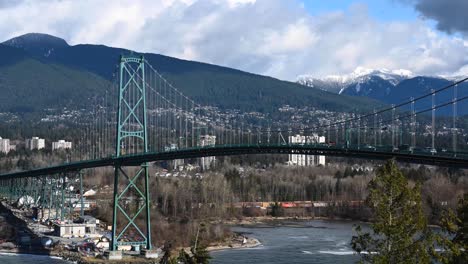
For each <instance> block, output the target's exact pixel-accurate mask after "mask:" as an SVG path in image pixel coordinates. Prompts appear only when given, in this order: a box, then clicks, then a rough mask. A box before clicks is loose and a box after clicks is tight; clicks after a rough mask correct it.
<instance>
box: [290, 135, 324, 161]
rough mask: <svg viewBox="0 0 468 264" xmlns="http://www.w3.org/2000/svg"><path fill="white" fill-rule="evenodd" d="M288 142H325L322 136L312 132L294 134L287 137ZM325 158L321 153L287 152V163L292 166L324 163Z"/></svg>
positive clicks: (302, 143) (301, 143)
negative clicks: (309, 133)
mask: <svg viewBox="0 0 468 264" xmlns="http://www.w3.org/2000/svg"><path fill="white" fill-rule="evenodd" d="M289 142H290V144H300V145H304V144H317V143H325V137H324V136H318V135H317V134H312V135H311V136H303V135H295V136H290V137H289ZM325 163H326V160H325V156H323V155H303V154H289V160H288V165H292V166H318V165H323V166H324V165H325Z"/></svg>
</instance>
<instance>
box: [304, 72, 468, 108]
mask: <svg viewBox="0 0 468 264" xmlns="http://www.w3.org/2000/svg"><path fill="white" fill-rule="evenodd" d="M457 79H461V78H457ZM454 81H455V80H454V79H449V78H443V77H432V76H415V75H414V74H413V73H411V72H410V71H407V70H394V71H390V70H386V69H383V70H373V69H365V68H362V67H358V68H357V69H356V70H355V71H354V72H353V73H351V74H346V75H341V76H340V75H331V76H327V77H325V78H313V77H310V76H306V75H303V76H300V77H298V80H297V82H298V83H300V84H303V85H306V86H309V87H314V88H318V89H322V90H325V91H330V92H335V93H338V94H341V95H350V96H356V97H367V98H372V99H376V100H379V101H381V102H383V103H386V104H398V103H401V102H404V101H408V100H410V99H411V97H414V98H416V97H419V96H421V95H425V94H428V93H430V91H431V89H435V90H437V89H440V88H442V87H445V86H447V85H450V84H452V83H453V82H454ZM459 87H460V88H461V89H458V98H461V97H462V96H465V95H468V91H467V90H468V89H466V88H468V83H463V84H460V85H459ZM452 95H453V89H448V90H446V91H444V92H441V93H440V94H438V95H436V105H438V104H442V103H445V102H449V101H451V100H452ZM466 101H468V100H465V101H463V102H461V104H460V105H459V111H458V112H459V114H468V102H466ZM431 104H432V102H431V98H430V97H428V98H425V99H424V100H423V101H422V102H420V104H419V109H421V108H428V107H430V106H431ZM440 113H444V114H451V108H450V107H448V106H447V107H445V108H444V109H440Z"/></svg>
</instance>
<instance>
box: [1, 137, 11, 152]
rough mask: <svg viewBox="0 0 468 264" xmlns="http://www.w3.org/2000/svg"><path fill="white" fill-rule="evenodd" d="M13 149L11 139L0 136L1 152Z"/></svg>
mask: <svg viewBox="0 0 468 264" xmlns="http://www.w3.org/2000/svg"><path fill="white" fill-rule="evenodd" d="M10 150H11V145H10V140H9V139H8V138H2V137H0V152H3V153H8V152H10Z"/></svg>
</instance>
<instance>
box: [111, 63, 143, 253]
mask: <svg viewBox="0 0 468 264" xmlns="http://www.w3.org/2000/svg"><path fill="white" fill-rule="evenodd" d="M119 79H120V80H119V91H118V106H117V107H118V109H117V120H116V121H117V135H116V149H115V155H116V156H117V157H120V156H123V155H130V154H137V153H143V152H147V151H148V137H147V127H146V126H147V123H146V119H147V112H146V81H145V59H144V57H143V56H141V57H135V56H121V57H120V70H119ZM114 166H115V168H114V169H115V174H114V200H113V219H112V242H111V248H110V250H112V251H116V250H117V246H122V245H132V246H142V247H144V248H146V250H151V246H152V245H151V226H150V225H151V221H150V197H149V188H148V163H143V164H140V165H138V166H122V165H120V164H115V165H114ZM142 222H143V223H144V224H142Z"/></svg>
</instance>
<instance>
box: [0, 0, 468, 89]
mask: <svg viewBox="0 0 468 264" xmlns="http://www.w3.org/2000/svg"><path fill="white" fill-rule="evenodd" d="M298 1H299V0H297V1H282V0H141V1H124V0H119V1H112V4H109V3H110V1H105V0H96V1H91V0H87V1H66V0H64V1H54V0H49V1H32V0H24V1H22V2H19V3H16V4H8V5H4V6H1V5H0V39H3V40H6V39H8V38H11V37H14V36H17V35H20V34H24V33H28V32H44V33H49V34H52V35H56V36H59V37H62V38H65V39H66V40H67V41H68V42H69V43H71V44H78V43H95V44H105V45H110V46H118V47H124V48H129V49H134V50H138V51H145V52H154V53H161V54H165V55H169V56H175V57H180V58H184V59H191V60H199V61H204V62H209V63H214V64H220V65H225V66H229V67H234V68H238V69H242V70H246V71H250V72H255V73H260V74H266V75H272V76H274V77H278V78H282V79H289V80H294V79H295V78H296V76H297V75H300V74H304V73H309V74H312V75H316V76H323V75H328V74H337V73H338V74H340V73H347V72H351V71H353V70H354V69H355V68H356V67H358V66H363V67H368V68H388V69H408V70H411V71H413V72H415V73H418V74H446V75H450V74H454V73H457V72H458V73H459V72H465V69H466V67H467V65H468V45H467V40H466V39H462V38H461V37H460V36H458V37H455V36H449V35H446V34H441V33H439V32H436V31H434V30H433V29H431V28H430V27H429V26H428V25H427V24H426V22H425V21H422V20H418V19H415V20H414V21H410V22H399V21H390V22H388V21H386V22H382V21H377V20H375V19H373V18H371V17H369V15H368V11H367V9H366V6H364V5H359V4H358V5H353V6H352V7H350V8H349V9H347V10H342V11H339V12H331V13H325V14H320V15H316V16H312V15H310V14H309V13H308V12H307V11H306V10H305V9H304V7H303V5H302V4H301V3H299V2H298ZM156 67H157V65H156Z"/></svg>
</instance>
